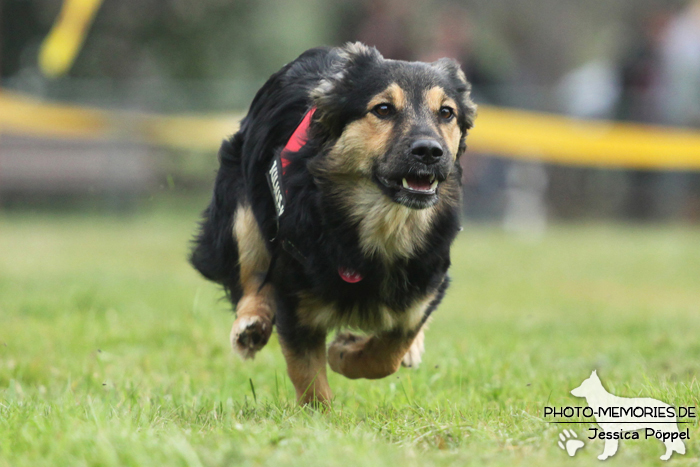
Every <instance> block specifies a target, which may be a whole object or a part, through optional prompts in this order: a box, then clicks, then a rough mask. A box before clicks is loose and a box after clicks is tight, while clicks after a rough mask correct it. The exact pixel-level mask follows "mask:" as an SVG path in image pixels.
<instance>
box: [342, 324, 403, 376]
mask: <svg viewBox="0 0 700 467" xmlns="http://www.w3.org/2000/svg"><path fill="white" fill-rule="evenodd" d="M415 337H416V335H415V334H402V333H396V332H388V333H380V334H376V335H374V336H358V335H356V334H352V333H342V334H338V335H337V336H336V338H335V340H334V341H333V342H332V343H331V345H330V347H329V348H328V363H329V365H330V367H331V369H332V370H333V371H335V372H336V373H340V374H341V375H343V376H345V377H347V378H350V379H357V378H367V379H378V378H384V377H386V376H389V375H391V374H393V373H396V371H397V370H398V369H399V367H400V366H401V361H402V360H403V358H404V356H405V355H406V352H408V350H409V349H410V348H411V344H412V343H413V341H414V339H415Z"/></svg>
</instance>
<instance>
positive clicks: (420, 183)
mask: <svg viewBox="0 0 700 467" xmlns="http://www.w3.org/2000/svg"><path fill="white" fill-rule="evenodd" d="M406 183H408V186H409V188H411V189H412V190H417V191H430V179H428V177H411V176H409V177H406Z"/></svg>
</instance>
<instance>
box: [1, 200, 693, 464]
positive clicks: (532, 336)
mask: <svg viewBox="0 0 700 467" xmlns="http://www.w3.org/2000/svg"><path fill="white" fill-rule="evenodd" d="M196 211H197V210H196V209H194V208H193V207H191V205H189V204H183V206H181V207H178V206H177V205H175V206H171V207H169V208H167V209H165V208H160V209H151V210H149V211H145V212H143V213H140V214H136V215H133V216H108V215H96V214H93V215H83V216H80V215H76V214H73V215H63V216H57V215H39V214H34V215H29V214H17V213H15V214H12V215H7V214H5V215H3V216H0V466H2V467H5V466H43V465H47V466H49V465H50V466H56V465H71V466H82V465H85V466H112V465H114V466H131V465H155V466H159V465H183V466H224V465H230V466H248V465H269V466H287V465H289V466H296V465H298V466H304V467H309V466H314V465H319V466H333V465H338V466H341V465H342V466H345V465H353V466H355V465H356V466H363V465H367V466H376V465H392V466H401V467H404V466H430V465H437V466H442V465H482V464H486V463H489V464H494V465H563V464H571V465H598V462H599V461H598V460H597V459H596V456H597V455H598V454H599V453H600V452H602V444H603V443H602V441H594V442H593V441H592V442H589V443H587V446H586V447H585V448H584V449H583V450H581V451H580V452H579V453H578V454H577V456H576V457H575V458H569V457H568V456H567V455H566V454H565V453H564V452H563V451H561V450H560V449H559V448H558V447H557V445H556V441H557V434H558V432H559V430H560V429H561V428H563V427H564V426H562V425H552V424H548V423H547V422H546V421H545V420H544V419H543V417H542V415H543V407H544V406H545V405H547V404H549V405H556V406H566V405H579V406H583V405H585V403H584V401H583V400H581V399H577V398H575V397H573V396H571V395H569V391H570V390H571V389H572V388H574V387H576V386H577V385H578V384H579V383H580V382H581V381H582V380H583V379H585V378H586V377H587V376H588V375H589V374H590V372H591V370H592V369H594V368H597V369H598V373H599V375H600V376H601V379H602V380H603V382H604V384H605V385H606V386H607V388H608V390H610V391H611V392H614V393H616V394H618V395H622V396H628V397H631V396H637V395H644V396H648V397H655V398H658V399H662V400H664V401H666V402H668V403H671V404H673V405H691V406H698V405H700V404H699V403H698V402H699V401H698V394H700V385H699V384H698V381H697V375H698V372H699V371H700V338H699V337H698V336H700V229H698V228H697V227H695V228H691V227H634V226H622V225H563V226H557V227H554V228H552V229H551V230H550V231H549V233H548V234H547V235H546V236H545V237H544V238H542V239H541V240H538V241H536V242H533V241H525V240H522V239H519V238H517V237H514V236H511V235H507V234H504V233H502V232H501V231H500V230H499V229H497V228H495V227H484V226H475V225H466V226H465V227H466V228H465V232H464V233H462V234H461V235H460V237H459V239H458V240H457V242H456V244H455V246H454V249H453V263H454V266H453V268H452V276H453V285H452V287H451V288H450V290H449V292H448V295H447V298H446V299H445V301H444V302H443V304H442V306H441V307H440V308H439V310H438V312H437V313H436V314H435V315H434V320H433V323H432V325H431V327H430V329H429V331H428V333H427V341H426V345H427V352H426V354H425V356H424V362H423V365H422V366H421V367H420V368H419V369H418V370H406V369H402V370H400V371H399V373H397V374H396V375H394V376H391V377H388V378H386V379H384V380H379V381H349V380H346V379H344V378H342V377H340V376H339V375H336V374H334V373H331V374H330V375H329V379H330V384H331V387H332V388H333V390H334V393H335V400H334V404H333V408H332V411H331V412H330V413H318V412H314V411H312V410H307V409H299V408H297V407H296V405H295V402H294V391H293V389H292V387H291V383H290V382H289V381H288V379H287V377H286V372H285V366H284V360H283V358H282V355H281V352H280V350H279V345H278V343H277V340H276V338H275V337H273V339H272V340H271V342H270V344H268V346H267V347H266V348H265V349H264V350H263V351H262V352H261V353H260V354H259V355H258V356H257V358H256V359H255V360H254V361H252V362H243V361H241V360H239V359H238V358H237V357H235V356H234V355H232V353H231V351H230V349H229V343H228V333H229V329H230V325H231V323H232V320H233V316H232V315H231V314H230V313H229V312H228V311H227V310H228V305H227V303H226V302H225V301H223V300H221V293H220V291H219V290H218V289H217V288H216V287H215V286H214V285H212V284H209V283H207V282H206V281H204V280H203V279H201V278H200V277H199V276H198V275H197V274H196V273H195V272H194V271H193V270H192V269H191V268H190V267H189V266H188V264H187V263H186V261H185V257H186V253H187V249H188V239H189V238H190V235H191V234H192V232H193V230H194V226H195V220H196V218H197V212H196ZM253 387H254V391H255V392H254V393H253V390H252V389H253ZM572 426H574V425H572ZM574 427H575V428H576V429H577V430H578V432H579V436H583V435H586V434H587V433H586V429H587V428H588V426H587V425H576V426H574ZM690 431H691V440H690V441H689V442H686V446H687V454H686V455H684V456H680V455H677V454H674V457H673V459H672V461H671V462H673V464H674V465H690V464H693V465H695V464H696V463H697V462H698V456H699V455H700V441H699V440H698V437H700V431H699V430H698V424H697V423H693V424H691V425H690ZM586 441H588V440H586ZM662 453H663V446H662V445H661V443H660V442H658V441H655V440H647V441H645V440H643V439H642V440H639V441H622V442H621V443H620V450H619V451H618V453H617V455H616V456H615V457H613V458H611V459H610V460H608V461H606V462H608V463H609V464H611V465H658V464H660V463H661V462H660V461H658V457H659V456H660V455H661V454H662Z"/></svg>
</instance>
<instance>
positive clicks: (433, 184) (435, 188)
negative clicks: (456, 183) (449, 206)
mask: <svg viewBox="0 0 700 467" xmlns="http://www.w3.org/2000/svg"><path fill="white" fill-rule="evenodd" d="M437 186H438V181H437V180H434V181H433V183H431V184H430V189H431V190H432V191H435V190H437Z"/></svg>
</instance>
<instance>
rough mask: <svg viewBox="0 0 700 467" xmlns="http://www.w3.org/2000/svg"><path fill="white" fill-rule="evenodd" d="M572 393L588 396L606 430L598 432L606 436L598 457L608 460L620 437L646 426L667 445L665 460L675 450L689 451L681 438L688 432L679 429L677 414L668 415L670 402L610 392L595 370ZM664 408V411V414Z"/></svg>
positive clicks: (600, 424) (602, 426)
mask: <svg viewBox="0 0 700 467" xmlns="http://www.w3.org/2000/svg"><path fill="white" fill-rule="evenodd" d="M571 394H573V395H574V396H576V397H584V398H585V399H586V402H587V403H588V406H589V407H590V408H591V409H592V410H593V414H594V416H595V420H596V422H597V423H598V425H599V426H600V428H601V431H602V432H604V433H599V434H598V437H599V438H601V439H605V448H604V449H603V453H602V454H601V455H599V456H598V459H600V460H605V459H607V458H608V457H610V456H612V455H614V454H615V453H616V452H617V445H618V442H619V440H620V439H621V438H625V439H628V438H629V436H624V432H629V431H636V430H641V429H644V430H645V437H647V438H648V437H649V436H648V434H647V432H649V431H652V430H653V433H654V437H655V438H657V439H660V440H661V441H662V442H663V443H664V445H665V446H666V452H665V453H664V455H663V456H661V460H668V459H670V458H671V454H673V452H674V451H675V452H677V453H678V454H685V444H683V441H682V440H681V437H682V435H683V434H684V433H681V432H679V431H678V425H677V424H676V417H675V415H674V416H669V415H666V414H668V413H669V411H670V410H672V407H671V406H670V405H669V404H666V403H665V402H661V401H659V400H656V399H651V398H648V397H635V398H629V397H618V396H615V395H613V394H610V393H609V392H608V391H606V390H605V388H604V387H603V384H602V383H601V382H600V378H598V375H597V374H596V372H595V370H593V373H591V376H590V377H589V378H588V379H586V380H585V381H584V382H583V383H581V385H580V386H579V387H577V388H576V389H574V390H572V391H571ZM660 412H661V413H663V414H664V415H660V414H659V413H660ZM654 414H656V416H654ZM635 435H636V436H634V437H633V438H638V435H637V434H636V433H635Z"/></svg>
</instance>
